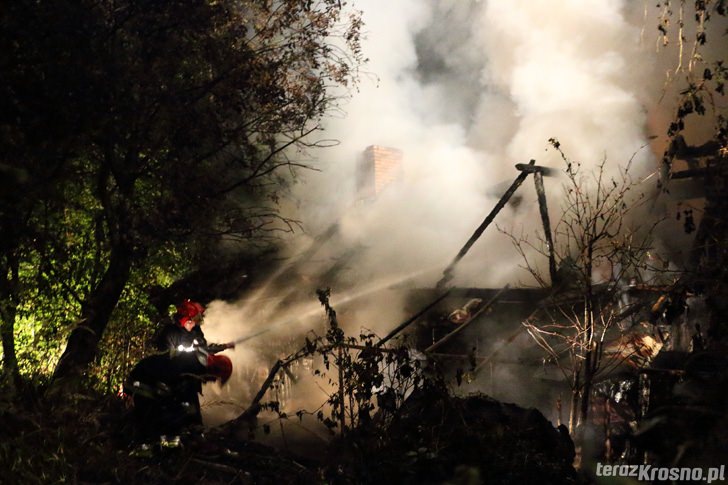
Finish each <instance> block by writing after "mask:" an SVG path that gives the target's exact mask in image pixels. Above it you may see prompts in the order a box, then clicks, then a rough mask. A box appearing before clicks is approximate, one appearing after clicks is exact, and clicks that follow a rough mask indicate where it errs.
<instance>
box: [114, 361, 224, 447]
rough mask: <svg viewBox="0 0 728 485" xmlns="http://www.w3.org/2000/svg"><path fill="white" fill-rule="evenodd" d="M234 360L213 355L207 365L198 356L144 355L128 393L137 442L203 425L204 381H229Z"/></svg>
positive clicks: (129, 383) (130, 376) (127, 384)
mask: <svg viewBox="0 0 728 485" xmlns="http://www.w3.org/2000/svg"><path fill="white" fill-rule="evenodd" d="M231 373H232V362H231V361H230V359H229V358H227V357H226V356H224V355H213V354H210V355H208V356H207V357H206V359H205V365H203V364H202V363H200V361H199V360H198V359H189V358H180V356H179V355H178V356H170V355H169V354H167V353H161V354H154V355H151V356H148V357H145V358H143V359H142V360H141V361H139V363H138V364H137V365H136V366H134V369H132V371H131V373H130V374H129V378H128V379H127V382H126V384H125V385H124V392H125V393H126V394H127V395H128V396H130V397H131V400H132V406H133V407H132V418H133V421H134V427H135V436H134V438H135V441H142V442H146V441H148V440H149V439H150V438H154V437H160V436H162V437H164V438H163V439H162V441H163V442H165V441H166V436H173V435H176V434H177V433H179V431H181V430H182V429H184V428H185V427H188V426H191V425H197V424H201V417H200V405H199V399H198V396H197V393H198V389H199V388H200V387H201V384H202V382H205V381H210V380H216V379H219V380H220V382H221V383H223V384H224V383H225V382H227V380H228V379H229V378H230V375H231Z"/></svg>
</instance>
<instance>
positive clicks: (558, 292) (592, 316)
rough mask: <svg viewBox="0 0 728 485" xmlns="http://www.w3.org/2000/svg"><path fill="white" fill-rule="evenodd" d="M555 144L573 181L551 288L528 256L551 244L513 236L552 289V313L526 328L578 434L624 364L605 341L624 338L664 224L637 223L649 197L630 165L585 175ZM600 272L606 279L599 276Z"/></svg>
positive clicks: (531, 267) (536, 271) (557, 237)
mask: <svg viewBox="0 0 728 485" xmlns="http://www.w3.org/2000/svg"><path fill="white" fill-rule="evenodd" d="M550 142H551V144H552V146H553V147H554V148H555V149H556V150H557V151H558V152H559V153H560V155H561V157H562V159H563V161H564V163H565V170H564V171H565V174H566V177H567V179H566V182H565V184H564V187H563V192H564V198H563V201H564V202H563V204H562V207H561V217H560V219H559V221H558V223H557V224H556V226H555V228H554V244H553V247H554V258H555V259H556V262H557V265H558V267H559V271H558V276H559V280H558V281H551V282H549V278H548V277H546V276H545V275H543V274H542V271H541V269H540V264H537V263H536V262H535V261H533V259H532V257H531V255H530V254H529V251H528V249H529V248H530V249H534V250H535V251H536V252H537V253H538V254H540V255H542V256H544V257H548V256H549V254H548V247H547V242H546V238H543V237H540V238H538V239H537V240H536V241H535V242H532V241H530V240H529V238H528V235H525V236H522V237H516V236H514V235H513V234H508V235H509V237H510V238H511V240H512V242H513V243H514V246H515V247H516V249H517V250H518V251H519V253H520V254H521V256H522V258H523V260H524V261H525V267H526V269H527V270H528V271H529V272H530V273H531V274H532V275H533V276H534V278H535V279H536V281H538V282H539V284H541V285H542V286H543V287H551V290H552V295H551V297H550V299H549V301H548V302H547V308H546V310H545V311H543V312H541V313H540V314H538V315H534V316H533V317H532V318H531V319H530V320H528V321H526V322H524V323H523V324H524V326H525V327H526V329H527V330H528V332H529V334H530V335H531V337H533V339H534V340H535V342H536V343H537V344H538V345H539V347H541V348H542V349H543V350H544V351H545V352H546V355H547V359H548V360H549V361H551V362H552V363H553V364H555V365H557V367H558V368H559V369H560V371H561V372H562V373H563V375H564V379H565V381H566V382H567V383H568V384H569V386H570V388H571V391H572V396H571V406H570V418H569V427H570V429H571V430H572V431H573V430H574V429H575V428H576V426H577V425H578V424H580V423H586V422H587V418H588V414H589V400H590V395H591V390H592V386H593V384H594V382H595V379H596V378H597V377H598V376H599V374H600V373H607V372H609V371H610V370H613V368H614V366H615V365H617V364H618V362H614V361H605V360H604V343H605V341H606V340H607V339H613V338H614V333H615V332H614V330H616V332H617V333H618V334H619V333H621V332H620V331H619V329H618V327H617V325H616V324H617V323H618V322H619V321H620V319H621V314H622V312H623V311H624V310H625V308H624V307H623V305H621V304H620V297H621V295H622V294H623V290H624V288H625V287H626V286H627V282H628V281H629V279H631V278H634V279H641V278H643V275H644V274H645V270H647V269H650V268H648V267H647V266H646V263H645V261H646V254H647V251H648V250H650V249H651V237H652V234H653V230H654V227H655V226H656V225H657V224H658V223H659V220H657V221H655V222H653V223H652V224H651V225H649V226H647V227H645V226H644V225H642V226H640V225H638V224H636V223H634V222H632V221H634V218H633V215H634V213H635V212H637V211H638V210H639V207H640V206H641V201H644V200H645V198H644V195H643V194H640V193H636V192H637V191H638V190H639V188H640V187H639V182H638V181H635V180H633V179H632V177H631V174H630V166H631V160H630V163H628V164H627V165H626V166H625V167H620V168H619V170H618V172H617V173H616V174H615V176H614V177H610V176H609V174H608V173H607V168H606V159H605V160H603V161H602V162H601V163H600V164H599V165H598V166H597V167H595V168H594V169H593V171H592V172H588V173H583V167H582V165H581V163H579V162H573V161H571V160H569V159H568V158H567V157H566V155H565V154H564V152H563V151H562V150H561V147H560V143H559V142H558V141H557V140H555V139H551V140H550ZM598 271H600V272H601V273H602V275H603V276H602V279H603V281H600V280H599V279H597V278H595V273H597V272H598ZM620 356H621V357H620V358H623V356H624V353H623V352H622V353H620Z"/></svg>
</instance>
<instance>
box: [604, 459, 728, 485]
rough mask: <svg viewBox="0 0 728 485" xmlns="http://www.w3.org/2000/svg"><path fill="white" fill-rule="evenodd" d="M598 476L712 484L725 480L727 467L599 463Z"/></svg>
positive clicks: (646, 480)
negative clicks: (704, 467) (706, 467)
mask: <svg viewBox="0 0 728 485" xmlns="http://www.w3.org/2000/svg"><path fill="white" fill-rule="evenodd" d="M596 474H597V476H598V477H631V478H636V479H637V480H640V481H645V482H653V481H655V480H680V481H696V482H697V481H701V482H705V483H712V482H714V481H716V480H721V481H723V480H725V465H721V466H719V467H711V468H708V469H703V468H685V467H683V468H678V467H669V468H668V467H658V466H652V465H604V464H602V463H597V470H596Z"/></svg>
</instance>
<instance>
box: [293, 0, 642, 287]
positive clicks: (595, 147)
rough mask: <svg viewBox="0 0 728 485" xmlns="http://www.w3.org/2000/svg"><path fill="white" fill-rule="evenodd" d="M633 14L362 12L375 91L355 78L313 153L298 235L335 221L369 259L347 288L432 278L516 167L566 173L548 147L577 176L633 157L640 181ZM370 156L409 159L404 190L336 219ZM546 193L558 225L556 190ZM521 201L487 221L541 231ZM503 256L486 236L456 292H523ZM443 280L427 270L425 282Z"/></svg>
mask: <svg viewBox="0 0 728 485" xmlns="http://www.w3.org/2000/svg"><path fill="white" fill-rule="evenodd" d="M628 4H629V2H625V1H601V0H599V1H577V0H573V1H569V0H563V1H546V0H543V1H534V0H521V1H518V0H516V1H513V0H508V1H505V0H503V1H497V0H492V1H487V2H485V1H483V2H422V1H416V2H415V1H412V2H407V1H402V2H396V3H394V4H392V3H391V2H390V3H387V2H382V1H375V0H368V1H361V2H358V3H357V7H358V8H361V9H362V10H363V12H364V21H365V24H366V31H367V35H366V39H365V42H364V46H363V47H364V51H365V52H366V53H367V56H369V57H370V59H371V62H370V63H369V65H368V66H367V70H368V71H370V72H372V73H373V74H375V75H376V76H377V80H376V82H375V81H372V80H371V79H369V78H364V79H363V80H362V82H361V86H360V92H359V93H357V94H356V95H355V96H354V97H353V99H352V100H351V102H350V103H348V104H347V105H346V106H345V110H346V116H345V117H344V118H342V119H336V120H332V122H331V123H329V125H328V126H327V135H328V136H330V137H333V138H336V139H338V140H340V141H341V144H340V145H339V146H338V147H336V148H334V149H330V150H326V151H325V152H322V153H321V157H322V159H323V161H324V164H325V167H326V169H325V171H324V172H323V173H321V174H319V175H316V176H314V177H312V179H313V180H312V184H310V185H305V186H304V190H305V191H306V193H307V194H308V195H307V199H308V200H309V201H310V200H312V199H315V200H314V202H315V208H317V209H321V210H319V211H315V212H314V213H313V214H312V213H307V212H304V213H303V217H304V222H307V221H311V222H313V223H314V224H315V223H316V222H318V221H321V220H325V221H332V220H336V219H337V218H338V219H339V220H341V221H342V229H343V241H342V245H344V246H348V247H353V246H356V245H361V246H363V247H364V248H365V251H362V252H361V254H360V255H359V258H360V259H359V260H358V261H357V263H358V264H356V263H352V266H356V268H355V277H357V278H371V277H373V276H374V275H380V274H382V273H384V274H391V273H392V272H393V271H394V270H397V271H401V272H403V273H407V272H410V271H415V270H417V269H421V268H430V267H432V268H440V269H441V268H444V266H445V265H446V264H447V263H448V262H449V260H450V259H452V257H453V256H454V255H455V254H456V253H457V251H458V249H459V248H460V247H461V246H462V244H463V243H464V242H465V241H466V240H467V238H468V237H469V236H470V234H471V233H472V231H473V230H474V229H475V227H477V225H478V224H479V223H480V221H481V220H482V219H483V217H484V216H485V215H486V214H487V213H488V211H489V210H490V209H491V207H492V206H493V205H494V203H495V201H496V200H497V198H498V196H499V195H500V193H502V191H503V189H504V188H505V187H502V186H501V185H502V184H503V183H504V182H508V181H510V180H512V179H513V178H515V176H516V175H517V174H518V172H517V171H516V170H515V169H514V168H513V165H514V164H515V163H525V162H528V160H530V159H535V160H536V162H537V163H538V164H540V165H549V166H553V167H556V168H559V169H560V168H563V162H562V161H561V160H560V159H559V157H558V154H557V153H555V152H554V151H553V150H550V151H546V148H547V147H548V139H549V138H552V137H553V138H557V139H559V140H560V142H561V144H562V147H563V149H564V150H565V151H566V152H567V154H568V155H569V156H570V157H571V158H572V159H574V160H578V161H580V162H582V163H583V164H584V165H585V166H587V167H590V166H596V165H597V164H598V163H600V162H601V161H602V160H603V159H604V158H605V157H606V159H607V160H608V163H607V166H608V168H610V169H611V168H614V169H615V170H616V168H617V167H619V166H620V165H621V166H624V165H625V164H626V163H627V161H628V160H629V159H630V158H631V157H632V156H633V155H634V154H635V153H637V157H636V162H635V163H636V164H637V165H639V167H638V169H641V170H642V171H643V172H644V171H647V170H649V169H652V170H654V168H653V165H654V164H652V163H650V164H648V163H646V162H647V161H648V160H650V158H651V154H650V153H649V150H647V149H643V150H641V147H643V146H644V145H645V144H646V134H645V123H646V108H645V106H646V105H647V104H648V103H649V102H650V101H651V100H650V99H649V98H648V95H649V93H648V92H647V86H648V84H649V83H648V82H647V81H648V79H650V75H651V74H652V71H651V66H652V64H653V63H652V61H651V57H652V54H653V53H652V52H651V51H650V50H649V49H647V48H645V47H644V46H642V45H641V43H640V31H641V25H639V24H634V23H631V22H630V21H629V20H628V18H630V16H631V15H632V14H633V12H629V11H628V8H629V5H628ZM637 18H638V19H639V20H640V21H641V20H642V19H641V17H640V16H637ZM650 47H651V45H650ZM372 144H376V145H383V146H390V147H396V148H399V149H401V150H403V152H404V183H403V184H401V185H399V186H396V187H391V188H389V189H387V190H385V192H384V193H382V194H381V196H380V198H379V199H378V200H377V201H376V202H375V203H374V204H372V205H371V206H368V207H365V208H358V209H357V210H348V211H344V210H342V208H346V207H350V206H351V204H352V202H353V201H354V200H355V198H356V194H355V193H354V182H353V179H354V164H355V162H356V160H357V157H358V156H359V154H360V153H361V152H362V151H363V150H364V148H365V147H367V146H368V145H372ZM646 165H649V166H646ZM586 170H588V168H587V169H586ZM312 186H313V187H317V189H318V190H314V191H311V190H310V188H311V187H312ZM495 187H500V188H499V189H496V190H494V188H495ZM499 190H500V192H499ZM547 190H548V191H549V196H550V200H549V201H550V205H551V209H552V212H554V215H556V214H557V213H558V210H557V209H558V205H559V184H558V183H551V184H549V187H547ZM519 195H521V196H522V197H523V198H524V201H525V202H526V203H525V204H523V206H522V207H521V209H520V210H518V211H514V210H512V209H511V208H508V209H506V210H504V211H503V213H501V214H500V215H499V217H498V219H496V222H497V223H498V224H500V225H504V226H510V225H513V224H515V225H518V224H519V223H520V222H526V224H527V225H528V226H529V230H533V229H536V228H537V225H534V224H535V223H536V221H537V219H535V218H534V216H533V214H534V211H535V206H534V204H533V201H534V200H535V196H534V190H533V184H532V182H530V180H529V181H527V182H526V183H525V184H524V186H523V188H522V189H521V191H520V192H519ZM304 202H306V201H304ZM304 206H305V205H304ZM309 207H311V206H309ZM332 208H334V209H333V210H331V209H332ZM322 214H323V215H322ZM509 246H510V243H509V242H508V241H507V240H506V239H505V238H504V237H503V236H502V235H500V234H498V232H497V230H496V229H495V227H491V228H490V229H489V230H488V232H486V234H485V235H484V236H483V238H482V240H481V241H479V242H478V243H477V244H476V246H475V247H474V248H473V249H472V254H470V255H468V256H467V257H466V259H465V260H464V261H463V264H462V265H461V267H460V268H459V272H458V275H459V277H460V279H459V280H457V281H456V283H458V284H461V285H475V286H481V287H483V286H497V285H502V284H505V283H507V282H514V281H517V280H519V279H526V280H527V279H528V275H527V274H526V273H525V272H523V271H521V272H519V271H518V270H517V268H516V266H517V265H518V264H519V259H518V256H517V255H516V254H515V252H514V251H513V250H512V249H511V248H510V247H509ZM438 276H439V274H438V272H437V271H433V273H432V274H431V275H430V281H429V284H432V283H434V282H435V281H436V280H437V278H438Z"/></svg>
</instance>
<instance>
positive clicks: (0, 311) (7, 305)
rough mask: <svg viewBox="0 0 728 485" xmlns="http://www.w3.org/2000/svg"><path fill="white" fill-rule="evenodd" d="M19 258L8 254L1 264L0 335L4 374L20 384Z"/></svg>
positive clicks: (17, 384) (16, 384)
mask: <svg viewBox="0 0 728 485" xmlns="http://www.w3.org/2000/svg"><path fill="white" fill-rule="evenodd" d="M18 269H19V263H18V259H17V258H16V257H14V255H12V254H6V255H5V257H4V258H2V265H0V336H1V337H2V345H3V375H4V376H5V377H9V378H10V379H12V380H11V382H13V383H14V384H15V386H20V384H21V379H20V371H19V369H18V357H17V355H16V354H15V317H16V315H17V309H18V301H19V297H18V286H19V284H18V281H19V275H18Z"/></svg>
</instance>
